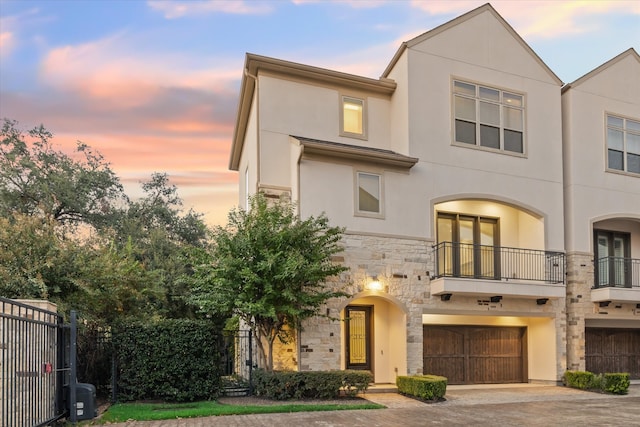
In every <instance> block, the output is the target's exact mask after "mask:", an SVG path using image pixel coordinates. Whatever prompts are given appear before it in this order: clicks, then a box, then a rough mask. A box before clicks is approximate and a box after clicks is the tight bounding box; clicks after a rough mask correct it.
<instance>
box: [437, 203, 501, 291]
mask: <svg viewBox="0 0 640 427" xmlns="http://www.w3.org/2000/svg"><path fill="white" fill-rule="evenodd" d="M437 238H438V257H437V258H438V260H437V261H438V274H439V275H440V276H453V277H475V278H485V279H494V278H497V277H498V276H499V271H500V267H499V263H500V260H499V256H496V254H495V251H496V248H497V247H498V246H500V243H499V237H498V219H497V218H484V217H477V216H470V215H460V214H448V213H438V217H437Z"/></svg>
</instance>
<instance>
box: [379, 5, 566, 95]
mask: <svg viewBox="0 0 640 427" xmlns="http://www.w3.org/2000/svg"><path fill="white" fill-rule="evenodd" d="M484 12H489V13H491V14H492V15H493V16H494V17H495V18H496V19H497V20H498V22H500V23H501V24H502V26H503V27H504V28H505V29H506V30H507V31H508V32H509V33H510V34H511V35H512V36H513V38H514V39H516V40H517V41H518V43H520V44H521V45H522V47H523V48H524V49H525V50H526V51H527V52H529V54H530V55H531V56H533V57H534V58H535V60H536V61H537V62H538V63H539V64H540V66H541V67H543V68H544V70H545V71H546V72H547V73H548V74H549V75H550V76H551V78H553V79H554V80H556V81H557V82H558V84H562V80H560V78H559V77H558V76H557V75H556V74H555V73H554V72H553V71H552V70H551V68H549V67H548V66H547V64H545V63H544V61H542V59H540V57H539V56H538V54H537V53H536V52H535V51H534V50H533V49H531V47H530V46H529V45H528V44H527V42H525V41H524V39H523V38H522V37H520V35H519V34H518V33H516V31H515V30H514V29H513V27H512V26H511V25H509V23H508V22H507V21H505V20H504V18H503V17H502V16H500V14H499V13H498V12H497V11H496V10H495V9H494V8H493V6H491V5H490V4H489V3H486V4H484V5H482V6H480V7H478V8H476V9H474V10H472V11H470V12H467V13H465V14H464V15H461V16H459V17H457V18H455V19H452V20H451V21H449V22H446V23H444V24H442V25H440V26H438V27H436V28H434V29H432V30H429V31H427V32H426V33H423V34H421V35H419V36H417V37H414V38H413V39H411V40H409V41H406V42H403V43H402V44H401V45H400V47H399V48H398V50H397V51H396V54H395V55H394V56H393V58H392V59H391V62H390V63H389V65H388V66H387V68H386V69H385V70H384V72H383V73H382V77H387V76H388V75H389V73H391V70H393V67H394V66H395V65H396V63H397V62H398V60H399V59H400V57H401V56H402V54H403V53H404V51H405V50H407V49H409V48H411V47H413V46H415V45H417V44H418V43H422V42H423V41H425V40H428V39H430V38H431V37H433V36H436V35H438V34H440V33H442V32H444V31H447V30H448V29H450V28H452V27H455V26H456V25H459V24H462V23H464V22H466V21H468V20H470V19H472V18H474V17H476V16H478V15H480V14H482V13H484Z"/></svg>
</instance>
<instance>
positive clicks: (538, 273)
mask: <svg viewBox="0 0 640 427" xmlns="http://www.w3.org/2000/svg"><path fill="white" fill-rule="evenodd" d="M433 249H434V253H435V261H436V274H435V276H436V277H463V278H474V279H488V280H526V281H536V282H543V283H548V284H559V283H560V284H564V283H565V255H564V253H562V252H550V251H541V250H536V249H522V248H509V247H504V246H486V245H474V244H467V243H457V242H442V243H439V244H437V245H435V246H434V247H433Z"/></svg>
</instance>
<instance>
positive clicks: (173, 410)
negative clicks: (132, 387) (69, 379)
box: [101, 401, 384, 422]
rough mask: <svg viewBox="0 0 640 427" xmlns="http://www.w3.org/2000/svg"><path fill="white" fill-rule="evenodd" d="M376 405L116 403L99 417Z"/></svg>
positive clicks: (375, 406)
mask: <svg viewBox="0 0 640 427" xmlns="http://www.w3.org/2000/svg"><path fill="white" fill-rule="evenodd" d="M381 408H384V406H383V405H378V404H376V403H370V402H368V403H362V404H359V403H345V404H335V403H334V404H329V403H328V404H322V403H317V404H315V403H314V404H307V403H283V404H276V405H266V406H265V405H224V404H221V403H218V402H215V401H204V402H194V403H117V404H115V405H113V406H111V407H110V408H109V409H108V410H107V412H105V413H104V414H103V415H102V418H101V421H104V422H124V421H127V420H136V421H144V420H170V419H175V418H193V417H210V416H215V415H246V414H273V413H277V412H312V411H342V410H346V409H381Z"/></svg>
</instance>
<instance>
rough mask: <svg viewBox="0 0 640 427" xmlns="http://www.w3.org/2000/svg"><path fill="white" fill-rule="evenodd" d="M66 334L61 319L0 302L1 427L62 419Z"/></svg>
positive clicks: (29, 426) (31, 307)
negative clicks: (0, 351) (0, 353)
mask: <svg viewBox="0 0 640 427" xmlns="http://www.w3.org/2000/svg"><path fill="white" fill-rule="evenodd" d="M38 303H39V302H36V301H34V302H33V304H38ZM68 334H69V328H65V326H64V324H63V318H62V316H61V315H59V314H57V313H55V312H53V311H50V310H47V309H45V308H41V307H38V306H35V305H30V304H25V303H22V302H18V301H14V300H10V299H6V298H1V297H0V348H1V350H2V356H1V358H0V375H1V378H0V387H1V391H2V399H1V402H0V409H1V410H2V426H3V427H33V426H44V425H47V424H51V423H53V422H54V421H56V420H59V419H60V418H62V417H64V416H65V415H66V411H65V404H64V403H65V402H64V400H63V399H64V384H65V383H66V382H67V380H68V376H69V369H68V360H69V355H68V350H67V348H68V347H67V344H68V342H69V339H68V338H69V337H68Z"/></svg>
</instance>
